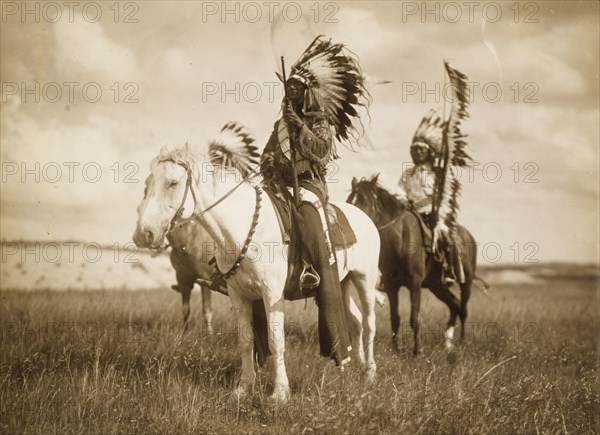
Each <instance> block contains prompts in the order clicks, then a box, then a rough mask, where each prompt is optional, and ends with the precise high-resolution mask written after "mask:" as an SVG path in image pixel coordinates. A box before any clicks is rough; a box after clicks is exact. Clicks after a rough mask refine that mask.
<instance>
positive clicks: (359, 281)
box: [350, 271, 377, 380]
mask: <svg viewBox="0 0 600 435" xmlns="http://www.w3.org/2000/svg"><path fill="white" fill-rule="evenodd" d="M350 276H351V279H352V282H353V283H354V286H355V287H356V290H357V292H358V297H359V298H360V303H361V306H362V317H363V319H362V326H363V330H364V334H365V336H366V341H367V346H366V347H367V378H368V379H369V380H373V379H374V378H375V372H376V371H377V364H376V363H375V355H374V352H373V346H374V343H375V332H376V329H377V326H376V324H375V291H376V290H375V285H376V284H377V275H374V276H369V275H368V274H359V273H358V272H356V271H353V272H352V273H351V275H350Z"/></svg>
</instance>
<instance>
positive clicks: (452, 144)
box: [432, 62, 470, 232]
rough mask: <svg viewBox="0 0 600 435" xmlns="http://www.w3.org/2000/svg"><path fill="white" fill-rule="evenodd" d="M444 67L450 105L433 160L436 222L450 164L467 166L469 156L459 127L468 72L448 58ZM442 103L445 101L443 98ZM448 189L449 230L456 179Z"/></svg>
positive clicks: (453, 218) (455, 204)
mask: <svg viewBox="0 0 600 435" xmlns="http://www.w3.org/2000/svg"><path fill="white" fill-rule="evenodd" d="M444 67H445V70H446V73H447V74H448V77H449V78H450V84H451V89H452V107H451V110H450V115H449V116H448V120H447V121H446V122H444V127H443V129H442V145H441V152H440V158H439V160H438V162H437V164H436V168H435V169H436V182H435V185H434V192H433V204H432V219H433V222H437V221H438V218H439V211H440V205H441V203H442V200H443V198H444V194H445V187H446V179H447V175H448V168H449V165H450V164H451V165H453V166H461V167H464V166H467V164H468V161H469V160H470V157H469V155H467V153H466V152H465V147H466V145H467V144H466V142H465V140H464V139H465V136H464V135H463V134H462V132H461V131H460V123H461V121H462V120H463V119H465V118H468V117H469V114H468V112H467V107H468V105H469V88H468V86H467V80H468V78H467V76H466V75H464V74H463V73H461V72H460V71H458V70H456V69H454V68H452V67H451V66H450V65H449V64H448V62H444ZM444 103H445V101H444ZM450 188H451V192H450V198H449V206H450V213H449V215H448V226H449V228H450V231H451V232H452V231H454V227H455V225H456V214H457V210H458V201H457V198H458V195H459V193H460V188H461V186H460V182H459V181H458V180H457V179H454V180H452V183H451V185H450Z"/></svg>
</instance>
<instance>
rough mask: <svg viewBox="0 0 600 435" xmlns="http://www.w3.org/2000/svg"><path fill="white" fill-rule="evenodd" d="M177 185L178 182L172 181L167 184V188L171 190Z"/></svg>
mask: <svg viewBox="0 0 600 435" xmlns="http://www.w3.org/2000/svg"><path fill="white" fill-rule="evenodd" d="M178 184H179V181H177V180H173V181H171V182H170V183H169V188H173V187H175V186H177V185H178Z"/></svg>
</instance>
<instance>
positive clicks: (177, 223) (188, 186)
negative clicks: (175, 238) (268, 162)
mask: <svg viewBox="0 0 600 435" xmlns="http://www.w3.org/2000/svg"><path fill="white" fill-rule="evenodd" d="M161 161H162V162H172V163H175V164H176V165H179V166H181V167H182V168H183V169H185V172H186V174H187V180H186V182H185V191H184V192H183V198H181V204H180V205H179V208H178V209H177V211H176V212H175V215H174V216H173V218H172V219H171V221H170V222H169V224H168V225H167V234H170V233H171V232H173V231H174V230H175V228H181V227H182V226H184V225H185V224H187V223H188V222H191V221H193V220H195V219H198V218H200V217H202V216H204V215H205V214H206V213H208V212H209V211H210V210H212V209H213V208H215V207H216V206H217V205H219V204H220V203H222V202H223V201H225V200H226V199H227V198H228V197H229V196H230V195H231V194H232V193H233V192H235V191H236V190H237V188H238V187H240V186H241V185H242V184H244V183H245V182H246V181H248V179H249V178H250V177H251V176H252V175H254V174H255V173H257V172H258V170H259V169H260V167H259V166H257V167H256V168H255V169H253V170H252V171H250V172H249V173H248V174H247V175H246V176H245V177H244V178H242V180H241V181H240V182H239V183H237V184H236V185H235V186H233V187H232V188H231V189H230V190H228V191H227V192H226V193H225V194H224V195H223V196H221V197H220V198H219V199H218V200H216V201H215V202H213V203H212V204H211V205H209V206H208V207H206V208H205V209H204V210H201V211H198V212H194V213H192V214H191V215H190V216H188V217H186V218H185V219H181V220H179V219H180V218H181V216H182V215H183V210H184V208H185V201H186V199H187V195H188V191H189V192H190V194H191V195H192V198H193V200H194V210H196V207H197V205H198V200H197V198H196V193H195V192H194V186H193V183H192V170H191V169H190V167H189V165H187V164H186V163H182V162H176V161H175V160H172V159H167V160H161ZM255 189H256V187H255Z"/></svg>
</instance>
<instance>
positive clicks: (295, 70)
mask: <svg viewBox="0 0 600 435" xmlns="http://www.w3.org/2000/svg"><path fill="white" fill-rule="evenodd" d="M284 73H285V71H284ZM280 78H281V79H282V81H283V80H284V79H283V77H280ZM285 87H286V98H284V101H283V103H282V111H283V116H282V118H281V119H279V120H277V121H276V122H275V126H274V129H273V133H272V134H271V137H270V139H269V141H268V143H267V144H266V146H265V149H264V152H263V156H262V158H261V170H262V174H263V176H264V180H265V184H266V186H267V187H268V188H269V189H270V190H271V191H273V192H275V193H276V194H278V195H279V196H284V197H287V199H288V200H289V203H290V204H291V207H292V208H293V209H294V210H293V212H292V214H293V215H294V216H296V219H295V220H296V231H297V232H298V233H299V234H296V238H297V240H295V241H293V242H296V243H300V244H301V245H302V247H303V248H304V250H305V251H304V252H305V255H303V258H302V259H303V261H304V262H305V263H306V261H307V260H308V262H309V263H310V264H308V265H306V266H308V267H307V269H308V270H306V272H305V273H303V276H302V277H301V280H300V281H301V287H303V288H311V287H312V288H314V287H316V298H317V304H318V306H319V341H320V349H321V355H322V356H324V357H331V358H333V359H334V360H335V362H336V364H337V365H338V366H342V365H343V364H344V363H346V362H347V361H349V360H350V356H349V351H350V350H351V347H350V345H349V335H348V331H347V326H346V318H345V313H346V309H345V307H344V301H343V300H342V293H341V288H340V281H339V275H338V267H337V260H336V255H335V249H334V247H333V245H332V243H331V238H330V232H329V224H328V219H327V218H326V215H327V211H326V210H327V202H328V194H327V186H326V181H325V175H326V165H327V164H328V163H329V162H330V161H331V160H333V159H336V158H337V157H338V156H337V154H336V152H335V145H334V136H335V137H336V138H337V139H338V140H339V141H340V142H344V141H350V140H352V139H355V133H356V129H355V128H354V127H353V125H352V122H353V121H354V120H355V119H358V114H357V112H356V109H355V107H354V106H355V105H356V106H363V107H366V106H367V105H368V96H369V94H368V92H367V90H366V89H365V88H364V83H363V77H362V73H361V72H360V67H359V65H358V62H357V60H356V59H355V58H354V57H353V56H351V55H350V54H348V53H347V52H346V50H345V47H344V46H343V45H342V44H332V43H331V41H330V40H324V39H322V37H321V36H319V37H317V38H316V39H315V40H314V41H313V42H312V44H311V45H310V46H309V47H308V48H307V49H306V51H305V52H304V53H303V55H302V56H301V57H300V59H299V60H298V61H297V62H296V63H295V64H294V65H293V66H292V69H291V75H290V77H289V79H288V80H287V81H285ZM290 191H292V192H293V196H294V197H293V198H292V197H290ZM292 234H294V231H292ZM298 239H299V240H298ZM305 257H308V258H305ZM313 267H314V268H313Z"/></svg>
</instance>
